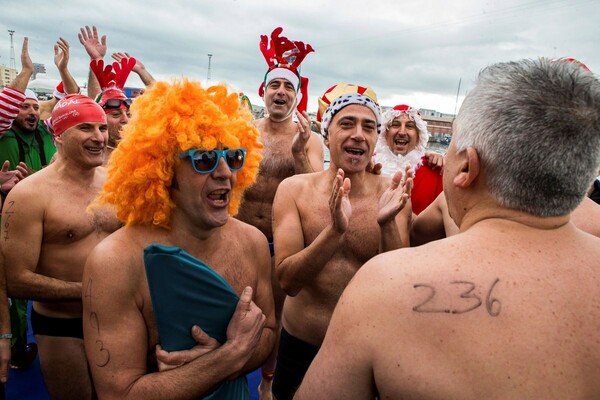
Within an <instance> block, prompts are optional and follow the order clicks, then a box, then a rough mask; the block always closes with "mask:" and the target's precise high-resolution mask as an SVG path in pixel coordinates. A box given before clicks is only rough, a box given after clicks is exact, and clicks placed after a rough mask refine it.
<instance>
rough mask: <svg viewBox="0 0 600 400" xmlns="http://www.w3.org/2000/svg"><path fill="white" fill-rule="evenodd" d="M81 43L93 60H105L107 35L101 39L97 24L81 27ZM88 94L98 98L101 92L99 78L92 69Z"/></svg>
mask: <svg viewBox="0 0 600 400" xmlns="http://www.w3.org/2000/svg"><path fill="white" fill-rule="evenodd" d="M78 37H79V43H81V44H82V45H83V47H84V48H85V51H86V52H87V53H88V55H89V56H90V61H91V60H103V59H104V56H105V55H106V35H103V36H102V37H101V38H100V39H99V38H98V30H97V29H96V27H95V26H92V27H91V28H90V27H89V26H87V25H86V26H85V27H84V28H80V33H79V34H78ZM87 92H88V96H89V97H91V98H92V99H94V98H96V96H98V94H100V92H101V89H100V84H99V83H98V79H96V76H95V75H94V73H93V72H92V70H91V69H90V72H89V74H88V87H87Z"/></svg>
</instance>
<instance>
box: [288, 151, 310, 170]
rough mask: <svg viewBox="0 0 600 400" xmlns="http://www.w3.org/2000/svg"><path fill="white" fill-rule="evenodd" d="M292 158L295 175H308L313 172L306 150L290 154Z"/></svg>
mask: <svg viewBox="0 0 600 400" xmlns="http://www.w3.org/2000/svg"><path fill="white" fill-rule="evenodd" d="M292 154H293V156H294V172H295V173H296V174H308V173H310V172H315V171H314V169H313V167H312V165H311V164H310V161H309V159H308V154H307V152H306V149H304V151H298V152H292Z"/></svg>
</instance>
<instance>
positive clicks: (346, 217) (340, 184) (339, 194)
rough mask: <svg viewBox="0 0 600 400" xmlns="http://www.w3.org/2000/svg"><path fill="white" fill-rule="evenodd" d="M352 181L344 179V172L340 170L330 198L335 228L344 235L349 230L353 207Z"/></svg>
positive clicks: (330, 208)
mask: <svg viewBox="0 0 600 400" xmlns="http://www.w3.org/2000/svg"><path fill="white" fill-rule="evenodd" d="M350 186H351V185H350V179H348V178H344V170H342V169H341V168H340V169H338V172H337V174H336V176H335V180H334V181H333V190H332V191H331V197H329V210H330V212H331V220H332V222H333V228H334V229H335V230H336V232H338V233H344V232H346V230H347V229H348V224H349V222H350V217H351V216H352V206H351V205H350V198H349V197H348V196H349V195H350Z"/></svg>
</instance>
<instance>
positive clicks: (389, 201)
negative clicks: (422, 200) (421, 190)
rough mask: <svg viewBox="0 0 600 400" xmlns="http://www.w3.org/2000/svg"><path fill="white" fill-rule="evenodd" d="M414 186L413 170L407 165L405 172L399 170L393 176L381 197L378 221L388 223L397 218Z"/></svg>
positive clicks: (380, 223)
mask: <svg viewBox="0 0 600 400" xmlns="http://www.w3.org/2000/svg"><path fill="white" fill-rule="evenodd" d="M412 186H413V170H412V168H411V167H410V166H407V167H406V170H405V171H404V174H403V173H402V171H398V172H396V173H395V174H394V176H393V177H392V183H391V184H390V187H389V188H387V189H386V190H385V192H383V194H382V195H381V197H380V198H379V212H378V213H377V223H378V224H379V225H383V224H386V223H388V222H390V221H392V220H393V219H394V218H396V215H398V213H399V212H400V211H402V209H403V208H404V207H405V206H406V203H407V202H408V199H409V198H410V192H411V190H412Z"/></svg>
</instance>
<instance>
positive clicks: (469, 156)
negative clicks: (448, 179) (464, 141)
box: [453, 147, 479, 188]
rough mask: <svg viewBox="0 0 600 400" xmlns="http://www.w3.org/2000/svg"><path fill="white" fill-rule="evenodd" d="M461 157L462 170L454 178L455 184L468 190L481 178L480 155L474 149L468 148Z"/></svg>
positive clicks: (460, 165)
mask: <svg viewBox="0 0 600 400" xmlns="http://www.w3.org/2000/svg"><path fill="white" fill-rule="evenodd" d="M459 157H460V164H459V167H460V170H459V172H458V174H457V175H456V176H455V177H454V180H453V183H454V184H455V185H456V186H458V187H460V188H466V187H468V186H470V185H471V184H472V183H473V181H475V178H477V177H478V176H479V155H478V154H477V150H475V149H474V148H473V147H467V149H466V150H465V151H463V152H462V154H460V155H459Z"/></svg>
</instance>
